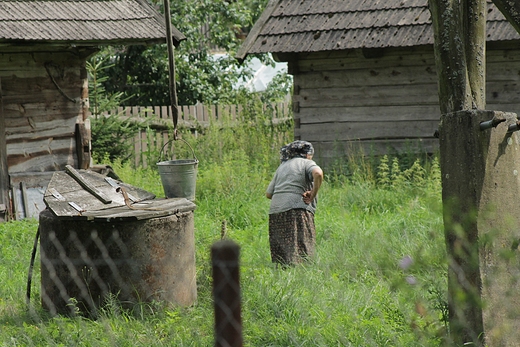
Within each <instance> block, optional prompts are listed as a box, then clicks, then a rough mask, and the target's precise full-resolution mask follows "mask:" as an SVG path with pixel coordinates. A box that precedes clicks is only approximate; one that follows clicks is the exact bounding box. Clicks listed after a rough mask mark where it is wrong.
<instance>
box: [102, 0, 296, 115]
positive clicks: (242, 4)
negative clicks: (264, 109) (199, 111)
mask: <svg viewBox="0 0 520 347" xmlns="http://www.w3.org/2000/svg"><path fill="white" fill-rule="evenodd" d="M154 2H155V3H156V5H157V7H158V8H159V10H160V11H163V9H162V1H154ZM266 3H267V2H266V1H265V0H254V1H248V0H241V1H231V2H229V1H224V0H203V1H192V0H183V1H175V2H171V5H170V9H171V17H172V23H173V24H174V25H175V27H176V28H177V29H179V30H180V31H181V32H182V33H183V34H184V35H185V36H186V37H187V40H185V41H183V42H181V43H180V45H179V46H178V47H176V49H175V55H174V56H175V82H176V86H175V87H176V91H177V99H178V104H179V105H194V104H196V103H197V102H201V103H204V104H236V103H237V98H240V95H241V94H243V93H246V94H247V93H249V92H247V91H246V90H244V89H243V88H236V87H235V86H237V85H238V84H239V82H240V81H243V80H244V79H246V78H249V77H251V76H252V71H250V69H248V68H246V66H247V64H240V63H239V62H238V61H237V60H236V59H235V58H234V54H235V52H236V51H237V49H238V47H239V46H240V44H241V43H242V42H243V41H242V40H243V36H244V35H245V32H247V30H248V29H249V28H251V27H252V25H253V23H254V21H255V20H256V18H257V17H258V16H259V15H260V14H261V12H262V10H263V6H264V5H265V4H266ZM207 23H211V25H210V26H207ZM215 49H216V50H217V51H219V52H224V53H225V54H214V53H213V52H214V50H215ZM259 58H260V59H261V60H262V61H263V62H264V63H267V64H273V63H274V61H273V60H272V58H271V57H270V56H269V55H263V56H259ZM92 59H93V60H94V59H97V61H102V62H104V64H105V65H104V66H103V69H102V70H100V71H99V73H100V75H101V76H102V84H103V86H104V88H105V89H106V91H107V92H108V94H113V95H116V94H118V93H121V94H122V102H121V104H122V105H169V104H170V94H169V72H168V69H169V62H168V54H167V47H166V45H165V44H163V45H153V46H149V47H147V46H127V47H108V48H104V49H102V50H101V52H100V53H99V54H98V55H96V56H95V57H94V58H92ZM250 59H252V57H248V58H247V60H246V61H248V60H250ZM92 64H93V63H92ZM291 86H292V79H291V77H290V76H289V75H287V74H282V75H280V76H277V77H276V78H275V79H274V80H273V81H272V82H271V83H270V85H269V86H268V90H267V91H266V92H265V93H263V94H264V95H265V96H264V99H268V100H270V102H272V101H274V95H278V94H283V97H285V96H286V95H287V93H288V92H289V90H290V88H291Z"/></svg>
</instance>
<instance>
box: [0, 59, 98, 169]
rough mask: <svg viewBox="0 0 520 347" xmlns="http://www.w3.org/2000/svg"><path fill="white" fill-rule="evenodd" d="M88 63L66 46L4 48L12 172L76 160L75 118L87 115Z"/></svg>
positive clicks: (0, 71)
mask: <svg viewBox="0 0 520 347" xmlns="http://www.w3.org/2000/svg"><path fill="white" fill-rule="evenodd" d="M84 64H85V61H84V59H82V58H79V57H78V56H76V55H74V54H71V53H65V52H62V53H60V52H54V53H46V52H41V53H6V54H0V77H1V78H2V94H3V95H2V100H3V114H2V117H4V119H5V135H6V146H7V164H8V167H9V173H19V172H27V171H29V172H43V171H56V170H63V169H64V167H65V165H73V166H77V153H76V138H75V132H76V123H82V122H83V120H84V117H85V116H86V108H85V105H84V103H83V102H82V100H83V97H85V96H87V95H88V94H87V93H88V84H87V73H86V70H85V68H84ZM85 118H86V117H85Z"/></svg>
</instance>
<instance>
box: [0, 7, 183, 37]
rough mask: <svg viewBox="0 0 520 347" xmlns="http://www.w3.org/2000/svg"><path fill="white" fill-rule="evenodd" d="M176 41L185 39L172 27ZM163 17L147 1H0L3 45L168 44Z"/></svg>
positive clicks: (0, 33)
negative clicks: (25, 43) (26, 42)
mask: <svg viewBox="0 0 520 347" xmlns="http://www.w3.org/2000/svg"><path fill="white" fill-rule="evenodd" d="M172 35H173V36H174V41H176V42H179V41H181V40H183V39H185V37H184V35H183V34H182V33H180V32H179V31H178V30H177V29H175V28H172ZM165 38H166V27H165V22H164V17H163V16H162V15H161V14H159V13H158V12H157V11H156V10H155V9H153V8H152V7H151V6H150V5H149V4H148V3H147V2H146V0H39V1H28V0H0V43H9V42H20V41H21V42H25V41H45V42H68V43H76V44H92V43H96V44H100V43H129V42H133V43H135V42H149V43H154V42H165V41H166V39H165Z"/></svg>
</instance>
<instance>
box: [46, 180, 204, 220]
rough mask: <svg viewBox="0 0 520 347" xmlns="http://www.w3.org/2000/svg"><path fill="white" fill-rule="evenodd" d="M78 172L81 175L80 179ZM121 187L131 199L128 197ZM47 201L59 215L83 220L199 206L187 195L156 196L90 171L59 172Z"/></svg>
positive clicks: (141, 216)
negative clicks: (174, 197) (164, 197)
mask: <svg viewBox="0 0 520 347" xmlns="http://www.w3.org/2000/svg"><path fill="white" fill-rule="evenodd" d="M75 175H79V176H80V179H79V180H78V179H77V178H76V177H75ZM86 188H88V189H86ZM121 188H122V189H124V191H125V192H126V193H127V194H128V196H129V197H130V200H126V199H125V196H124V195H123V194H122V191H121ZM92 191H96V192H97V193H98V194H93V193H92ZM100 196H102V197H103V199H101V198H100ZM44 201H45V204H46V206H47V207H48V208H49V209H50V210H51V211H52V212H53V213H54V214H55V215H56V216H57V217H60V218H76V219H81V220H100V221H113V220H117V221H123V220H128V219H133V220H142V219H149V218H157V217H161V216H167V215H171V214H175V213H179V212H187V211H193V210H194V209H195V204H194V203H193V202H191V201H189V200H187V199H185V198H179V199H155V195H154V194H152V193H150V192H147V191H145V190H143V189H140V188H137V187H133V186H131V185H128V184H125V183H122V182H120V181H116V180H113V179H110V178H107V177H106V176H103V175H101V174H98V173H96V172H93V171H90V170H74V172H73V173H68V172H62V171H60V172H55V173H54V174H53V176H52V179H51V181H50V182H49V185H48V187H47V190H46V192H45V195H44Z"/></svg>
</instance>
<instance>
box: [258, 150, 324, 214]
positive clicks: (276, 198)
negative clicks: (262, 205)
mask: <svg viewBox="0 0 520 347" xmlns="http://www.w3.org/2000/svg"><path fill="white" fill-rule="evenodd" d="M316 167H318V165H316V163H315V162H314V161H313V160H309V159H304V158H298V157H297V158H293V159H289V160H288V161H286V162H283V163H282V164H280V166H279V167H278V169H277V170H276V172H275V174H274V177H273V180H272V181H271V183H269V186H268V187H267V191H266V193H269V194H271V195H272V196H273V197H272V199H271V208H270V209H269V214H274V213H281V212H285V211H288V210H292V209H296V208H301V209H305V210H307V211H310V212H312V213H314V212H315V211H316V199H314V201H312V202H311V203H310V204H308V205H307V204H306V203H304V202H303V197H302V194H303V193H304V192H305V191H307V190H311V189H312V181H313V179H312V171H313V169H315V168H316Z"/></svg>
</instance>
